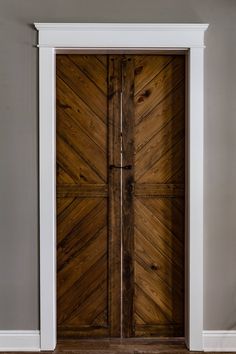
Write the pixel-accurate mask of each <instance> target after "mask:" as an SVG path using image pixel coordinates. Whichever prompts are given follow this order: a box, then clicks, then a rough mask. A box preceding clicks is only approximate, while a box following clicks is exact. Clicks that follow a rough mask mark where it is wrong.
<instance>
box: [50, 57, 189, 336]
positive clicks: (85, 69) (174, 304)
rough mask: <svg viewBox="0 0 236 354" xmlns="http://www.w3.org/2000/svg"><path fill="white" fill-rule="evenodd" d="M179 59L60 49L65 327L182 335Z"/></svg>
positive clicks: (93, 332)
mask: <svg viewBox="0 0 236 354" xmlns="http://www.w3.org/2000/svg"><path fill="white" fill-rule="evenodd" d="M184 68H185V59H184V56H181V55H109V56H107V55H99V56H98V55H59V56H57V225H58V235H57V236H58V241H57V246H58V333H59V336H61V337H66V338H78V337H109V336H110V337H116V336H117V337H119V336H121V335H122V336H123V337H162V336H164V337H180V336H183V334H184V332H183V327H184V210H185V205H184V195H185V157H184V156H185V85H184V82H185V77H184V70H185V69H184ZM121 125H122V128H121ZM121 130H122V134H121ZM121 150H122V160H121ZM121 165H123V166H131V168H127V169H121V168H110V167H109V166H117V167H119V166H121ZM121 180H122V185H121ZM121 189H122V204H121ZM121 205H122V208H121ZM121 235H122V239H121ZM121 267H122V269H123V272H122V274H121ZM121 283H122V285H121ZM121 287H122V294H121ZM121 312H122V313H121ZM122 318H123V319H122ZM121 321H122V323H121ZM121 328H122V330H121Z"/></svg>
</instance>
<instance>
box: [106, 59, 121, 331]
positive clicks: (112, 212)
mask: <svg viewBox="0 0 236 354" xmlns="http://www.w3.org/2000/svg"><path fill="white" fill-rule="evenodd" d="M108 73H109V75H108V87H109V88H108V97H109V100H108V109H109V166H111V165H115V166H117V165H118V166H119V165H120V164H121V134H120V127H121V105H120V95H121V65H120V58H119V57H118V56H116V55H110V56H109V71H108ZM120 205H121V179H120V170H119V169H118V170H117V169H110V168H109V255H110V256H109V289H110V290H109V291H110V297H109V298H110V301H109V313H110V322H111V330H110V335H111V336H112V337H118V336H121V316H122V314H121V206H120Z"/></svg>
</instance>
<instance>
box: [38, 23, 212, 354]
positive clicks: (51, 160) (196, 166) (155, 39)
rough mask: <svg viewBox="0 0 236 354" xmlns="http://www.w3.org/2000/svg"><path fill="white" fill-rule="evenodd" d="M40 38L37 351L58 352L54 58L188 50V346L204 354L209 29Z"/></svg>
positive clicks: (81, 28)
mask: <svg viewBox="0 0 236 354" xmlns="http://www.w3.org/2000/svg"><path fill="white" fill-rule="evenodd" d="M35 27H36V29H37V30H38V31H39V39H38V47H39V175H40V178H39V194H40V196H39V200H40V348H41V350H53V349H54V348H55V346H56V323H57V322H56V113H55V112H56V103H55V81H56V80H55V78H56V72H55V55H56V54H57V53H63V52H64V53H66V52H68V51H69V52H75V53H82V52H83V53H86V52H87V53H89V52H96V53H99V52H101V51H102V52H110V51H117V52H118V51H121V50H122V51H124V50H129V52H132V51H134V52H135V53H137V52H141V51H145V52H148V51H150V52H152V51H160V52H162V51H165V52H166V51H172V52H173V51H180V50H181V51H183V52H186V54H187V58H188V65H187V66H188V69H187V77H188V84H187V132H186V135H187V136H186V140H187V163H186V165H187V166H186V167H187V193H186V194H187V203H186V205H187V208H186V221H187V230H186V239H187V257H186V261H187V263H186V274H187V278H186V314H187V316H186V331H185V332H186V343H187V346H188V347H189V349H190V350H203V338H202V333H203V119H204V112H203V75H204V70H203V68H204V65H203V64H204V63H203V53H204V32H205V31H206V29H207V28H208V25H207V24H131V23H129V24H125V23H124V24H121V23H116V24H109V23H105V24H104V23H99V24H98V23H35Z"/></svg>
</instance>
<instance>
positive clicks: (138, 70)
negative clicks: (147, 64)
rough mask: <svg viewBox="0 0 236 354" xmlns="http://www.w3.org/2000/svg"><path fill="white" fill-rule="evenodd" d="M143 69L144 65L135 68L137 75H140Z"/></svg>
mask: <svg viewBox="0 0 236 354" xmlns="http://www.w3.org/2000/svg"><path fill="white" fill-rule="evenodd" d="M142 71H143V66H138V67H137V68H135V71H134V73H135V75H139V74H140V73H141V72H142Z"/></svg>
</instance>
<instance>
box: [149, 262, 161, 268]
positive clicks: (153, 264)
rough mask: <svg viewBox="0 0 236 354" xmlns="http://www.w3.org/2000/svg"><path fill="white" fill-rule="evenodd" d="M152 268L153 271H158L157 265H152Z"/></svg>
mask: <svg viewBox="0 0 236 354" xmlns="http://www.w3.org/2000/svg"><path fill="white" fill-rule="evenodd" d="M150 268H151V270H158V268H159V267H158V265H157V264H156V263H152V264H151V265H150Z"/></svg>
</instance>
